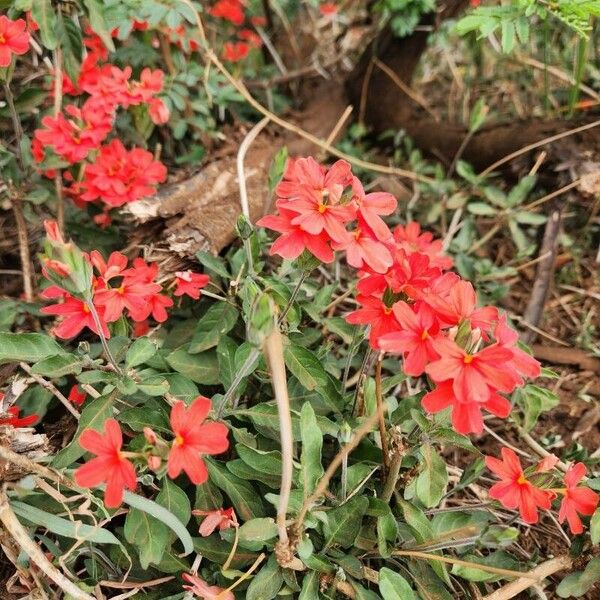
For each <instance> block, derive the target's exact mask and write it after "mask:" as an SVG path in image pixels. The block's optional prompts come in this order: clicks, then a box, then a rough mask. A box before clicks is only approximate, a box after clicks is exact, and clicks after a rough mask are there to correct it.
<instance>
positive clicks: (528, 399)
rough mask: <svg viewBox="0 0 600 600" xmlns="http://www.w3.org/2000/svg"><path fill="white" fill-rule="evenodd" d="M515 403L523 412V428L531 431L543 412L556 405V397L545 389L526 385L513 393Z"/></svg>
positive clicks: (529, 384)
mask: <svg viewBox="0 0 600 600" xmlns="http://www.w3.org/2000/svg"><path fill="white" fill-rule="evenodd" d="M514 397H515V402H516V403H517V404H518V405H519V406H520V407H521V409H522V410H523V417H524V420H523V428H524V429H525V430H526V431H531V430H532V429H533V427H534V426H535V424H536V423H537V421H538V419H539V417H540V415H541V414H542V413H543V412H546V411H548V410H551V409H553V408H554V407H555V406H557V405H558V397H557V396H556V394H555V393H554V392H552V391H551V390H548V389H546V388H542V387H539V386H537V385H533V384H531V383H528V384H527V385H525V386H524V387H522V388H519V389H517V391H516V393H515V396H514Z"/></svg>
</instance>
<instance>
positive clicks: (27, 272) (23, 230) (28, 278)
mask: <svg viewBox="0 0 600 600" xmlns="http://www.w3.org/2000/svg"><path fill="white" fill-rule="evenodd" d="M10 201H11V204H12V209H13V214H14V215H15V223H16V225H17V237H18V239H19V256H20V258H21V269H22V272H23V292H24V293H25V300H26V301H27V302H32V301H33V283H32V273H31V254H30V253H29V234H28V233H27V223H26V222H25V217H24V216H23V203H22V202H21V198H19V197H18V195H17V194H16V192H13V193H11V194H10Z"/></svg>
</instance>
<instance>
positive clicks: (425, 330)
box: [421, 329, 429, 341]
mask: <svg viewBox="0 0 600 600" xmlns="http://www.w3.org/2000/svg"><path fill="white" fill-rule="evenodd" d="M428 337H429V332H428V331H427V329H423V333H422V334H421V339H422V340H423V341H425V340H426V339H427V338H428Z"/></svg>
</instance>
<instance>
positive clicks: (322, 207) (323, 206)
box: [319, 204, 327, 214]
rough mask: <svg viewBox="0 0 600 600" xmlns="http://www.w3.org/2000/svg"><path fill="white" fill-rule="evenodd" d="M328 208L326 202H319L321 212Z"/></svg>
mask: <svg viewBox="0 0 600 600" xmlns="http://www.w3.org/2000/svg"><path fill="white" fill-rule="evenodd" d="M326 210H327V206H326V205H325V204H319V212H320V213H321V214H323V213H324V212H325V211H326Z"/></svg>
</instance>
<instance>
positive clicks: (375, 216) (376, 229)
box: [352, 177, 398, 241]
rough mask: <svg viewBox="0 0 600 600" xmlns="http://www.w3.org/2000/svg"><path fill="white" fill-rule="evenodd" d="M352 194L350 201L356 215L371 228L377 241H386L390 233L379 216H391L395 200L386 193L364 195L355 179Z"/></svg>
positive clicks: (360, 185) (394, 207)
mask: <svg viewBox="0 0 600 600" xmlns="http://www.w3.org/2000/svg"><path fill="white" fill-rule="evenodd" d="M352 192H353V196H352V199H353V200H354V202H355V203H356V205H357V206H358V214H359V215H360V216H361V217H362V218H363V219H364V221H365V222H366V223H367V225H368V226H369V227H370V228H371V231H372V232H373V234H374V236H375V237H376V238H377V239H378V240H382V241H385V240H388V239H389V238H390V237H391V236H392V232H391V231H390V230H389V228H388V226H387V225H386V224H385V222H384V221H383V219H382V218H381V216H380V215H391V214H392V213H393V212H394V211H395V210H396V207H397V205H398V201H397V200H396V198H394V196H392V194H388V193H386V192H373V193H371V194H365V190H364V189H363V186H362V184H361V183H360V181H359V180H358V179H357V178H356V177H353V179H352Z"/></svg>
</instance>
